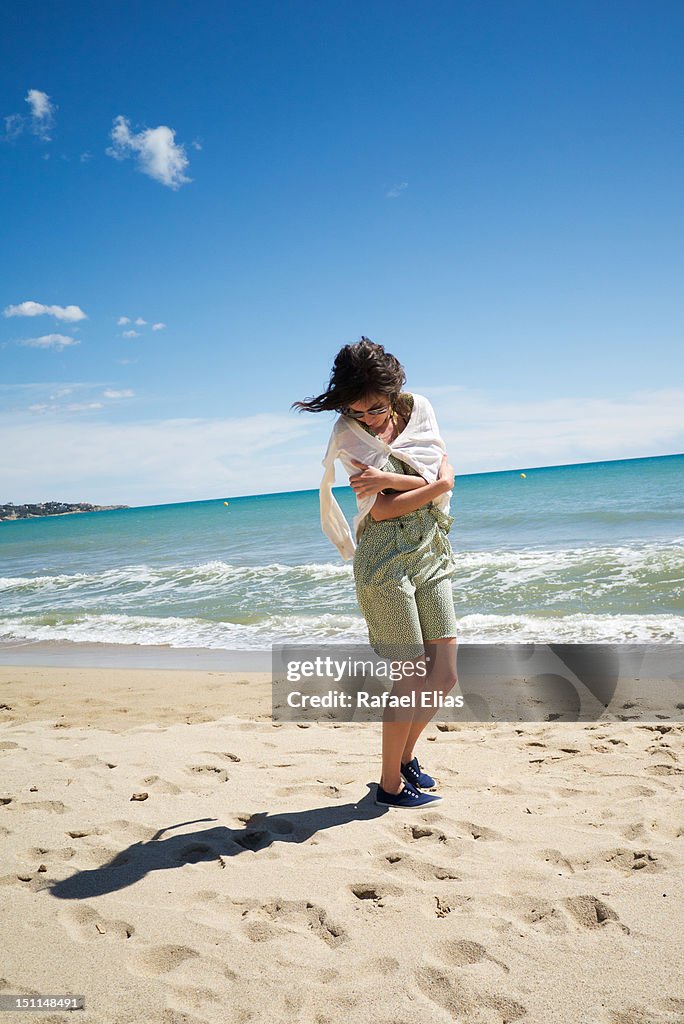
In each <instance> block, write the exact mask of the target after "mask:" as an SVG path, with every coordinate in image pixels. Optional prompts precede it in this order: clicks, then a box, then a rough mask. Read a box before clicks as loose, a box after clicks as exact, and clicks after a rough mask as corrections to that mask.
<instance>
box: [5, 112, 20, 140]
mask: <svg viewBox="0 0 684 1024" xmlns="http://www.w3.org/2000/svg"><path fill="white" fill-rule="evenodd" d="M23 130H24V118H23V117H22V116H21V114H10V115H9V116H8V117H6V118H5V134H4V136H3V138H4V139H5V141H6V142H12V141H13V140H14V139H17V138H18V137H19V136H20V135H21V133H22V132H23Z"/></svg>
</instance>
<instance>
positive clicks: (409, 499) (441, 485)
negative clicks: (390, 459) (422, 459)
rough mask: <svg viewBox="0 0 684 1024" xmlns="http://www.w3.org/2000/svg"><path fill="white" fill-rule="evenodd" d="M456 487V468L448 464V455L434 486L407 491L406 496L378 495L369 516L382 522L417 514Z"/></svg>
mask: <svg viewBox="0 0 684 1024" xmlns="http://www.w3.org/2000/svg"><path fill="white" fill-rule="evenodd" d="M453 486H454V468H453V466H451V465H450V464H449V462H447V456H446V454H445V455H444V457H443V458H442V465H441V466H440V470H439V476H438V478H437V479H436V480H435V482H434V483H432V484H425V486H424V487H419V488H416V489H415V490H413V491H407V492H406V493H405V494H378V496H377V498H376V499H375V503H374V505H373V507H372V508H371V510H370V513H369V515H371V516H372V517H373V519H375V520H376V522H382V521H384V520H387V519H397V518H398V517H399V516H405V515H407V513H409V512H415V511H416V509H419V508H422V507H423V505H429V504H430V502H431V501H434V499H435V498H438V497H439V496H440V495H441V494H446V492H447V491H450V490H452V488H453Z"/></svg>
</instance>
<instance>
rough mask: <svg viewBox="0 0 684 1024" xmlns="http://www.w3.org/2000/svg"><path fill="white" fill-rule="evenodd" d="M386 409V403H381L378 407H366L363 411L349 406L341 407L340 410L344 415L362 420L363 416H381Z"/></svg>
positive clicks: (387, 407)
mask: <svg viewBox="0 0 684 1024" xmlns="http://www.w3.org/2000/svg"><path fill="white" fill-rule="evenodd" d="M388 410H389V406H388V405H381V406H380V407H379V408H378V409H366V410H365V411H364V412H359V411H358V409H349V408H344V409H341V410H340V412H341V413H342V414H343V415H344V416H351V418H352V419H353V420H362V419H363V417H364V416H383V415H384V414H385V413H386V412H387V411H388Z"/></svg>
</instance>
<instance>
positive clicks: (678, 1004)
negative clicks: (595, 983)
mask: <svg viewBox="0 0 684 1024" xmlns="http://www.w3.org/2000/svg"><path fill="white" fill-rule="evenodd" d="M604 1019H605V1020H606V1021H607V1022H608V1024H682V1021H684V999H679V998H677V997H672V998H669V999H661V1000H659V1001H658V1003H657V1004H656V1005H655V1006H626V1007H624V1009H620V1010H608V1011H607V1016H606V1017H605V1018H604Z"/></svg>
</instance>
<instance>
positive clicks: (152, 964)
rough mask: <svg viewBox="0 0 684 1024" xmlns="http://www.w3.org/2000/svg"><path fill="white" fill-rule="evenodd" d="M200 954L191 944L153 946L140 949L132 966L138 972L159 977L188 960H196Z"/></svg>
mask: <svg viewBox="0 0 684 1024" xmlns="http://www.w3.org/2000/svg"><path fill="white" fill-rule="evenodd" d="M199 955H200V954H199V952H198V951H197V950H196V949H193V948H192V947H191V946H181V945H168V946H152V947H151V948H150V949H144V950H140V951H139V952H138V953H137V955H136V957H135V959H134V960H133V961H132V963H131V965H130V966H131V969H132V970H133V971H134V972H135V973H136V974H142V975H147V976H152V977H157V976H159V975H160V974H168V973H169V972H170V971H173V970H175V969H176V967H179V966H180V965H181V964H182V963H184V962H185V961H186V960H191V959H192V960H194V959H195V958H196V957H199Z"/></svg>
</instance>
